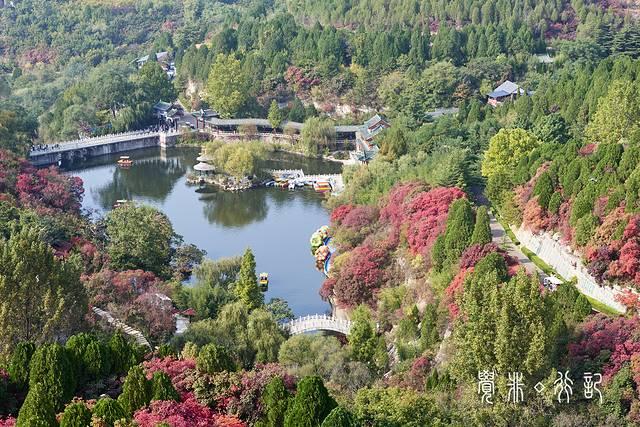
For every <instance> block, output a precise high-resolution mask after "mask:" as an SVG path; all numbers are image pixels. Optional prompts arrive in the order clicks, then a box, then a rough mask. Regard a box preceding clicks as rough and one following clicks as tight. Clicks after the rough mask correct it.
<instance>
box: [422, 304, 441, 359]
mask: <svg viewBox="0 0 640 427" xmlns="http://www.w3.org/2000/svg"><path fill="white" fill-rule="evenodd" d="M420 341H421V343H422V347H423V348H425V349H428V348H432V347H433V346H434V345H435V344H436V343H437V342H438V341H440V334H438V307H437V306H436V305H435V304H427V306H426V307H425V309H424V315H423V316H422V322H421V325H420Z"/></svg>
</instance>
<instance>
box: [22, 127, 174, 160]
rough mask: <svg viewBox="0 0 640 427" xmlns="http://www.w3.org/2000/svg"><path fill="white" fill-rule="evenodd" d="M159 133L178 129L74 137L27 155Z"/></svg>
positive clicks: (168, 133) (172, 133)
mask: <svg viewBox="0 0 640 427" xmlns="http://www.w3.org/2000/svg"><path fill="white" fill-rule="evenodd" d="M161 133H166V134H167V135H168V136H174V135H179V134H180V131H169V132H161V131H154V130H149V129H145V130H138V131H132V132H120V133H111V134H108V135H100V136H95V137H92V138H84V139H74V140H71V141H64V142H58V143H53V144H48V145H46V146H45V147H44V148H42V149H39V150H32V151H31V152H30V153H29V155H30V156H37V155H40V154H47V153H57V152H61V151H68V150H77V149H81V148H89V147H94V146H97V145H102V144H111V143H114V142H122V141H127V140H131V139H137V138H147V137H152V136H153V137H155V136H159V135H160V134H161Z"/></svg>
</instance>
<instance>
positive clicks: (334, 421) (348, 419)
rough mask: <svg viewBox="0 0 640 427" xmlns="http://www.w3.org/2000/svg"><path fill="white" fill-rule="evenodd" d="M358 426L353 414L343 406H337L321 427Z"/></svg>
mask: <svg viewBox="0 0 640 427" xmlns="http://www.w3.org/2000/svg"><path fill="white" fill-rule="evenodd" d="M358 425H359V424H358V423H357V422H356V419H355V417H354V416H353V415H352V414H351V412H349V411H347V410H346V409H344V408H343V407H342V406H336V407H335V408H333V410H332V411H331V412H329V415H327V418H325V419H324V421H323V422H322V424H321V427H356V426H358Z"/></svg>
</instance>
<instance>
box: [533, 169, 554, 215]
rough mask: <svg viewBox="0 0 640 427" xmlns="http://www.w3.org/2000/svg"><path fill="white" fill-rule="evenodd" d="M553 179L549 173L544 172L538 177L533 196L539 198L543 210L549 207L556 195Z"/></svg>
mask: <svg viewBox="0 0 640 427" xmlns="http://www.w3.org/2000/svg"><path fill="white" fill-rule="evenodd" d="M554 190H555V188H554V185H553V179H552V178H551V174H550V173H549V172H544V173H543V174H542V175H540V176H539V177H538V180H537V181H536V185H535V186H534V187H533V194H534V195H535V196H538V204H539V205H540V206H541V207H542V208H543V209H547V208H548V207H549V202H550V201H551V197H552V196H553V193H554Z"/></svg>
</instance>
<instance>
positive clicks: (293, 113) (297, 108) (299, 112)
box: [288, 97, 305, 123]
mask: <svg viewBox="0 0 640 427" xmlns="http://www.w3.org/2000/svg"><path fill="white" fill-rule="evenodd" d="M288 119H289V121H292V122H298V123H302V122H304V119H305V110H304V105H303V104H302V101H300V98H298V97H296V98H295V99H294V100H293V105H292V106H291V110H289V117H288Z"/></svg>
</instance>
